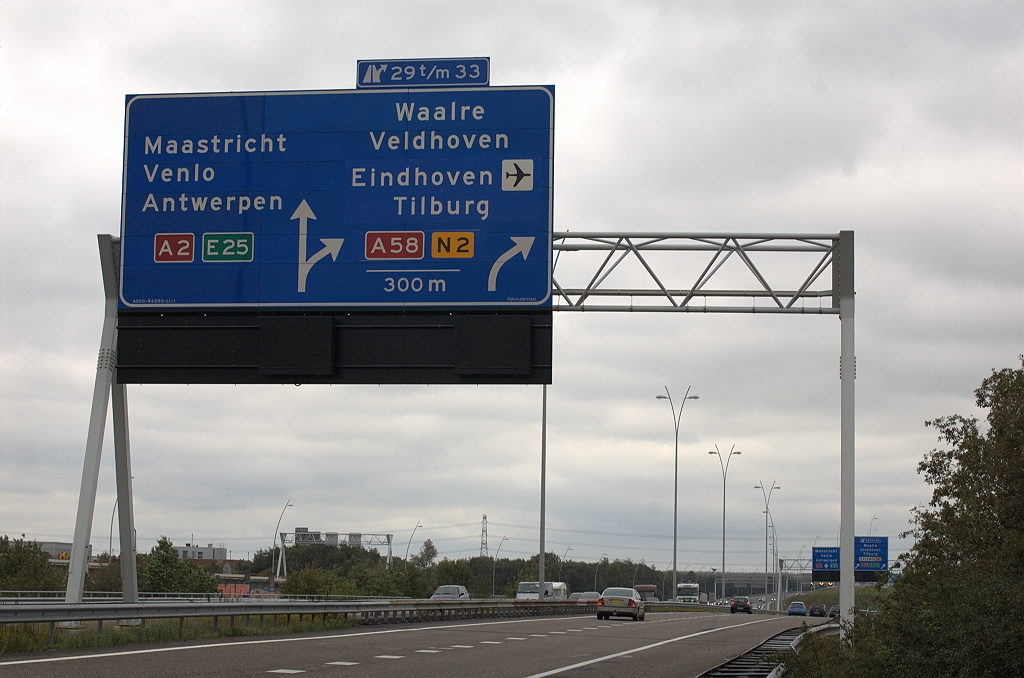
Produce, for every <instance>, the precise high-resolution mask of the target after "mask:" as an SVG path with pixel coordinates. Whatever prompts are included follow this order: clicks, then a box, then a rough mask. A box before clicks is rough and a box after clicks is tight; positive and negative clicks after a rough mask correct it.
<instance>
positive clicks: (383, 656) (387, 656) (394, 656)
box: [374, 654, 405, 659]
mask: <svg viewBox="0 0 1024 678" xmlns="http://www.w3.org/2000/svg"><path fill="white" fill-rule="evenodd" d="M374 659H405V655H403V654H379V655H377V656H376V657H374Z"/></svg>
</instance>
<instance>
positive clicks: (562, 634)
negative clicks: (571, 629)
mask: <svg viewBox="0 0 1024 678" xmlns="http://www.w3.org/2000/svg"><path fill="white" fill-rule="evenodd" d="M548 633H553V634H555V635H557V636H564V635H565V631H548Z"/></svg>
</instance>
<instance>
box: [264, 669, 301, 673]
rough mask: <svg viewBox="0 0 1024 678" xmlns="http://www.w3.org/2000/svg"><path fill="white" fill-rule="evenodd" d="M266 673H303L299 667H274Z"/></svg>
mask: <svg viewBox="0 0 1024 678" xmlns="http://www.w3.org/2000/svg"><path fill="white" fill-rule="evenodd" d="M267 673H305V671H300V670H299V669H274V670H273V671H267Z"/></svg>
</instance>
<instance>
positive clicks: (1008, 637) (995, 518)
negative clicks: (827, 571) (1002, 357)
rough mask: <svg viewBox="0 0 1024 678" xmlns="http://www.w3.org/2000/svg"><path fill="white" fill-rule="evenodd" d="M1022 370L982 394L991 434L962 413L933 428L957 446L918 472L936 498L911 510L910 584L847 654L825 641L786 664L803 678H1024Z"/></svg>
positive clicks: (852, 640)
mask: <svg viewBox="0 0 1024 678" xmlns="http://www.w3.org/2000/svg"><path fill="white" fill-rule="evenodd" d="M1021 365H1022V369H1009V368H1007V369H1002V370H998V371H997V370H993V372H992V375H991V376H989V377H988V378H986V379H985V380H984V381H982V383H981V386H980V387H979V388H978V389H977V390H976V391H975V396H976V398H977V404H978V407H980V408H983V409H987V410H988V415H987V417H986V423H987V426H986V427H985V428H984V430H983V429H982V427H981V426H980V425H979V422H978V420H977V419H976V418H974V417H964V416H961V415H952V416H947V417H941V418H939V419H935V420H933V421H930V422H927V424H926V425H928V426H930V427H933V428H935V429H936V430H937V431H938V432H939V441H940V442H942V443H945V444H947V445H948V446H949V447H948V449H935V450H932V451H931V452H930V453H928V454H926V455H925V457H924V460H923V461H922V462H921V463H920V464H919V465H918V472H919V473H921V474H923V475H924V478H925V481H926V482H927V483H928V484H929V485H931V486H932V498H931V501H930V502H929V505H928V508H926V509H915V510H914V511H913V512H912V513H913V520H912V522H913V525H914V526H913V528H912V529H911V530H910V531H909V532H907V533H905V535H904V536H906V535H912V536H913V537H914V538H915V540H916V541H915V544H914V547H913V549H912V550H911V552H910V553H908V554H905V555H904V556H903V557H904V558H905V562H906V565H905V567H904V568H903V574H902V576H901V577H900V578H899V579H897V580H896V582H895V584H894V586H893V589H892V594H891V595H889V596H888V597H886V598H885V599H883V600H882V601H881V602H880V603H879V610H880V613H879V614H878V615H877V616H874V617H868V618H859V619H857V620H856V622H855V623H854V625H853V627H852V628H850V629H849V635H848V639H849V642H848V644H847V645H846V647H845V648H840V647H839V646H838V645H836V646H835V649H834V650H833V651H831V652H830V651H826V646H827V642H828V641H827V639H820V640H817V641H814V642H813V643H811V645H810V646H808V649H807V650H804V651H802V652H801V653H800V655H799V656H798V657H796V658H795V659H790V660H787V662H786V663H787V664H788V665H789V668H790V669H792V671H793V674H794V675H795V676H796V678H800V677H801V676H816V677H820V676H843V677H844V678H855V677H860V676H865V677H867V676H881V675H884V676H892V677H894V678H900V677H905V678H941V677H944V676H1020V675H1024V653H1022V652H1021V648H1024V587H1022V586H1021V582H1022V581H1024V356H1022V357H1021ZM832 642H834V641H832ZM808 650H809V651H808Z"/></svg>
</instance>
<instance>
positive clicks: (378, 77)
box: [356, 57, 491, 89]
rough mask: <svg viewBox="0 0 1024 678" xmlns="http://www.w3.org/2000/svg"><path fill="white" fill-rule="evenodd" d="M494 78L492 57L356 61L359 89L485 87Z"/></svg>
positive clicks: (357, 85)
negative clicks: (492, 74)
mask: <svg viewBox="0 0 1024 678" xmlns="http://www.w3.org/2000/svg"><path fill="white" fill-rule="evenodd" d="M490 79H491V60H490V58H489V57H474V58H468V59H381V60H379V61H357V62H356V89H383V88H389V89H395V88H396V87H401V88H408V87H481V86H484V85H487V84H489V83H490Z"/></svg>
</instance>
